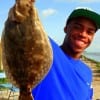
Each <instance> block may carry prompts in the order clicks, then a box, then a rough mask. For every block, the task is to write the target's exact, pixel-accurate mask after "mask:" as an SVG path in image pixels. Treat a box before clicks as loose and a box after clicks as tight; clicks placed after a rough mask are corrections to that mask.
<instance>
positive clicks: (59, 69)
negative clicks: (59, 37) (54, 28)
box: [32, 8, 100, 100]
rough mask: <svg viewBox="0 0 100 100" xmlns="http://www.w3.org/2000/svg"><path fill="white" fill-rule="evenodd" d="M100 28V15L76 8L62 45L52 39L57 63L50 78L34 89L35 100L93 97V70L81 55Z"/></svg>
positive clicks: (69, 18) (83, 99)
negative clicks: (83, 60)
mask: <svg viewBox="0 0 100 100" xmlns="http://www.w3.org/2000/svg"><path fill="white" fill-rule="evenodd" d="M99 28H100V15H99V14H97V13H96V12H94V11H91V10H89V9H86V8H78V9H75V10H74V11H73V12H72V13H71V14H70V16H69V17H68V20H67V22H66V26H65V27H64V32H65V34H66V35H65V39H64V42H63V44H62V45H61V46H60V47H59V46H58V45H57V44H56V43H55V42H54V41H53V40H52V39H50V42H51V45H52V49H53V64H52V66H51V69H50V71H49V73H48V74H47V75H46V77H45V78H44V79H43V80H42V81H41V82H40V84H38V85H37V86H36V88H35V89H33V91H32V93H33V96H34V98H35V100H92V98H93V95H92V94H93V93H92V92H93V91H92V89H91V83H92V71H91V69H90V68H89V67H88V66H87V65H86V64H84V63H83V62H82V61H81V60H80V57H81V55H82V53H83V51H84V50H85V49H86V48H87V47H89V45H90V44H91V42H92V40H93V38H94V35H95V33H96V31H97V30H98V29H99Z"/></svg>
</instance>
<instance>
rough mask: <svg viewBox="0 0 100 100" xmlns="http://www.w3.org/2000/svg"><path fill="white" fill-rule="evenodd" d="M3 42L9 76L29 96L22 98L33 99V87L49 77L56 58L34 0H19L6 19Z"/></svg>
mask: <svg viewBox="0 0 100 100" xmlns="http://www.w3.org/2000/svg"><path fill="white" fill-rule="evenodd" d="M1 42H2V59H3V66H4V69H5V72H6V74H7V77H8V79H9V80H10V81H11V83H13V84H14V85H15V86H17V87H19V88H20V92H22V93H23V95H24V96H25V97H23V96H22V97H21V95H20V98H19V100H32V98H31V97H30V99H29V97H28V96H27V95H29V94H28V92H29V89H31V88H34V87H35V86H36V85H37V84H38V83H39V82H40V81H41V80H42V79H43V78H44V77H45V75H46V74H47V73H48V71H49V70H50V66H51V64H52V59H53V56H52V55H53V54H52V48H51V45H50V43H49V39H48V36H47V34H46V32H45V31H44V28H43V26H42V24H41V22H40V20H39V18H38V14H37V10H36V8H35V6H34V1H33V3H32V0H16V3H15V5H14V6H13V7H12V8H11V9H10V11H9V16H8V19H7V20H6V22H5V27H4V31H3V33H2V38H1ZM30 92H31V90H30Z"/></svg>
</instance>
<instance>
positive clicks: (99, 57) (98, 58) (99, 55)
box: [83, 52, 100, 62]
mask: <svg viewBox="0 0 100 100" xmlns="http://www.w3.org/2000/svg"><path fill="white" fill-rule="evenodd" d="M83 55H85V56H86V57H87V58H90V59H93V60H95V61H98V62H100V53H87V52H85V53H84V54H83Z"/></svg>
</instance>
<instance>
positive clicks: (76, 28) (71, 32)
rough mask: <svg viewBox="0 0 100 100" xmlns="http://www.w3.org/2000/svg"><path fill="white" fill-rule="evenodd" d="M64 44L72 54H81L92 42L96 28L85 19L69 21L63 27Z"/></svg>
mask: <svg viewBox="0 0 100 100" xmlns="http://www.w3.org/2000/svg"><path fill="white" fill-rule="evenodd" d="M64 31H65V33H67V35H66V39H65V41H66V43H67V46H68V47H69V49H71V50H72V51H73V52H76V53H78V52H83V50H84V49H86V48H87V47H88V46H89V45H90V44H91V42H92V40H93V37H94V34H95V32H96V27H95V25H94V23H93V22H92V21H91V20H89V19H87V18H83V17H81V18H77V19H74V20H71V21H70V22H69V23H68V25H67V26H66V27H65V30H64Z"/></svg>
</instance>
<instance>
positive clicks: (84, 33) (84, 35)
mask: <svg viewBox="0 0 100 100" xmlns="http://www.w3.org/2000/svg"><path fill="white" fill-rule="evenodd" d="M79 35H80V36H81V37H87V31H86V30H85V29H84V30H82V31H81V32H80V33H79Z"/></svg>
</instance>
